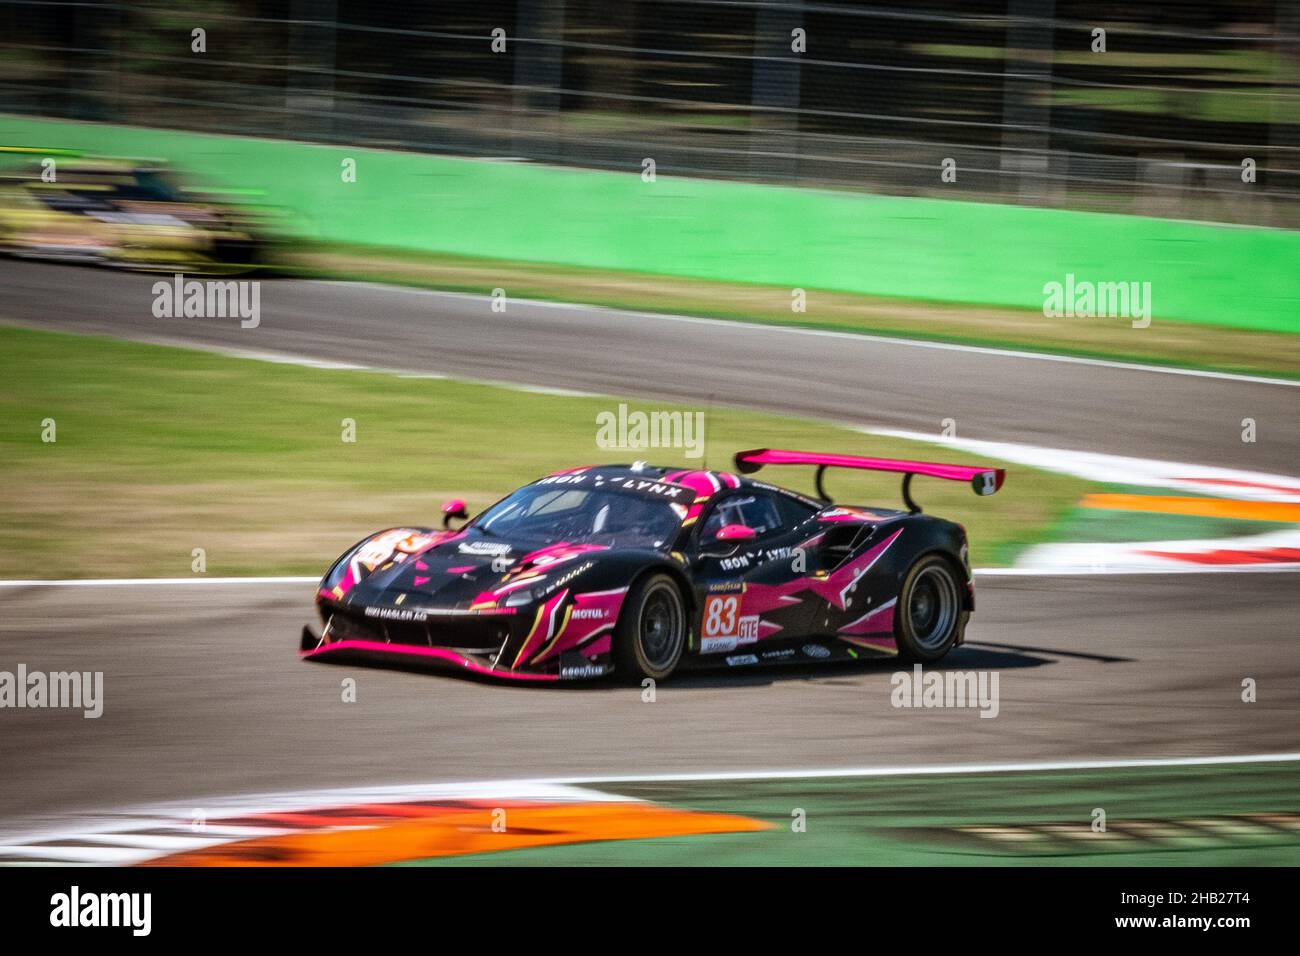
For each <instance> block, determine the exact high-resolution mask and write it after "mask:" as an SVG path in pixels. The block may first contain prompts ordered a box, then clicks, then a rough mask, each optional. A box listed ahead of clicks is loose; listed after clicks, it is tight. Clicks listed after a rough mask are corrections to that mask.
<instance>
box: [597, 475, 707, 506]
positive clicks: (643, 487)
mask: <svg viewBox="0 0 1300 956" xmlns="http://www.w3.org/2000/svg"><path fill="white" fill-rule="evenodd" d="M610 484H612V485H613V486H614V487H616V488H621V489H623V490H624V491H632V492H636V493H637V494H641V495H649V496H650V497H652V498H664V499H666V500H668V501H694V500H695V492H693V491H692V490H691V489H690V488H687V487H686V486H685V485H675V484H673V483H672V482H669V481H650V480H649V479H645V478H620V479H616V480H614V481H612V482H610Z"/></svg>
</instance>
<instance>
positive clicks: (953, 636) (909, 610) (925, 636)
mask: <svg viewBox="0 0 1300 956" xmlns="http://www.w3.org/2000/svg"><path fill="white" fill-rule="evenodd" d="M969 618H970V612H969V611H967V610H966V608H965V607H964V606H963V602H962V587H961V584H960V583H959V581H958V578H957V573H956V572H955V571H954V570H953V565H952V562H951V561H949V560H948V559H947V558H945V557H943V556H942V555H939V554H930V555H926V556H925V557H923V558H921V560H919V561H917V562H916V563H915V564H914V565H912V567H911V568H909V569H908V572H907V576H906V577H905V578H904V579H903V587H902V590H900V591H899V593H898V604H897V606H896V610H895V612H894V637H895V639H896V640H897V642H898V656H899V657H900V658H901V659H902V660H905V661H919V662H920V663H923V664H928V663H930V662H931V661H937V660H938V659H939V658H941V657H943V656H944V655H945V654H947V653H948V652H949V651H950V650H952V647H953V645H954V644H956V643H957V641H958V640H959V638H960V637H961V635H962V634H963V633H964V632H965V630H966V622H967V620H968V619H969Z"/></svg>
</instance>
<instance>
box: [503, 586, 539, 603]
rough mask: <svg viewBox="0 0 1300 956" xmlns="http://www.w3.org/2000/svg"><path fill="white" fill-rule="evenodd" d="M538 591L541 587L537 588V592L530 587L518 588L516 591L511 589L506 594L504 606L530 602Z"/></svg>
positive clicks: (534, 598)
mask: <svg viewBox="0 0 1300 956" xmlns="http://www.w3.org/2000/svg"><path fill="white" fill-rule="evenodd" d="M540 593H541V588H538V589H537V594H534V592H533V589H532V588H519V589H518V590H517V591H511V592H510V593H509V594H508V595H507V596H506V601H505V606H506V607H522V606H523V605H525V604H532V603H533V601H534V600H536V599H537V596H538V595H539V594H540Z"/></svg>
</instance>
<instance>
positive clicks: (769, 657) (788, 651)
mask: <svg viewBox="0 0 1300 956" xmlns="http://www.w3.org/2000/svg"><path fill="white" fill-rule="evenodd" d="M759 656H760V657H762V658H763V660H765V661H779V660H784V659H785V658H787V657H794V648H793V647H783V648H781V649H780V650H775V651H764V652H763V653H762V654H760V655H759Z"/></svg>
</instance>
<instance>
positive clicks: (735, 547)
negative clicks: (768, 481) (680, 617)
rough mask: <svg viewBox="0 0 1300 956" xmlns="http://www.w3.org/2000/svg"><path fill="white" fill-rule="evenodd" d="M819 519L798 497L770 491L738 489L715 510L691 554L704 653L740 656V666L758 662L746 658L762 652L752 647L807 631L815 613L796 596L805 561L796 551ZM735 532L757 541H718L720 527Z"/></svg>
mask: <svg viewBox="0 0 1300 956" xmlns="http://www.w3.org/2000/svg"><path fill="white" fill-rule="evenodd" d="M815 513H816V509H815V508H813V507H811V506H808V505H806V504H805V503H803V502H801V501H799V500H798V499H796V498H792V497H790V496H788V495H783V494H781V493H779V492H775V491H768V490H766V489H752V488H741V489H737V490H735V491H731V492H727V493H726V494H724V495H720V496H719V497H718V498H717V500H715V501H713V502H711V503H710V506H709V508H708V510H707V511H706V512H705V513H704V514H703V515H701V521H700V525H699V529H698V531H697V533H696V536H695V540H694V546H693V554H692V562H693V564H694V567H695V579H696V582H697V584H698V587H699V589H700V595H699V597H700V600H699V619H698V620H697V621H696V629H695V633H696V635H697V636H698V639H699V644H698V647H699V650H700V652H701V653H704V654H719V653H736V654H738V655H739V660H738V661H737V662H739V663H755V662H756V661H753V660H748V659H746V655H745V654H744V653H742V652H744V651H746V649H748V650H749V651H750V652H751V654H752V655H753V656H755V657H759V656H760V655H761V653H762V648H761V647H755V646H754V645H761V644H762V643H763V642H764V641H769V640H771V639H773V638H784V637H798V636H802V635H803V634H804V633H806V632H807V629H808V624H809V622H810V620H811V615H812V607H811V604H810V602H809V601H808V600H807V599H806V598H807V595H803V596H798V595H799V593H800V592H801V591H803V590H804V586H803V584H802V582H803V580H804V578H805V573H806V570H805V562H804V561H802V560H801V556H800V555H798V554H797V553H795V552H794V550H793V549H794V547H795V546H796V545H797V544H799V543H800V542H802V541H804V540H805V539H806V538H807V536H808V534H809V521H810V519H811V518H812V517H813V515H814V514H815ZM735 526H741V527H744V528H748V529H750V530H751V531H752V532H753V537H752V538H750V539H749V540H739V541H737V540H730V541H728V540H722V539H720V538H719V537H718V533H719V532H720V531H721V530H722V529H723V528H726V527H735ZM768 653H776V652H775V651H771V652H768ZM728 661H729V662H731V661H732V658H730V657H729V658H728Z"/></svg>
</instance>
